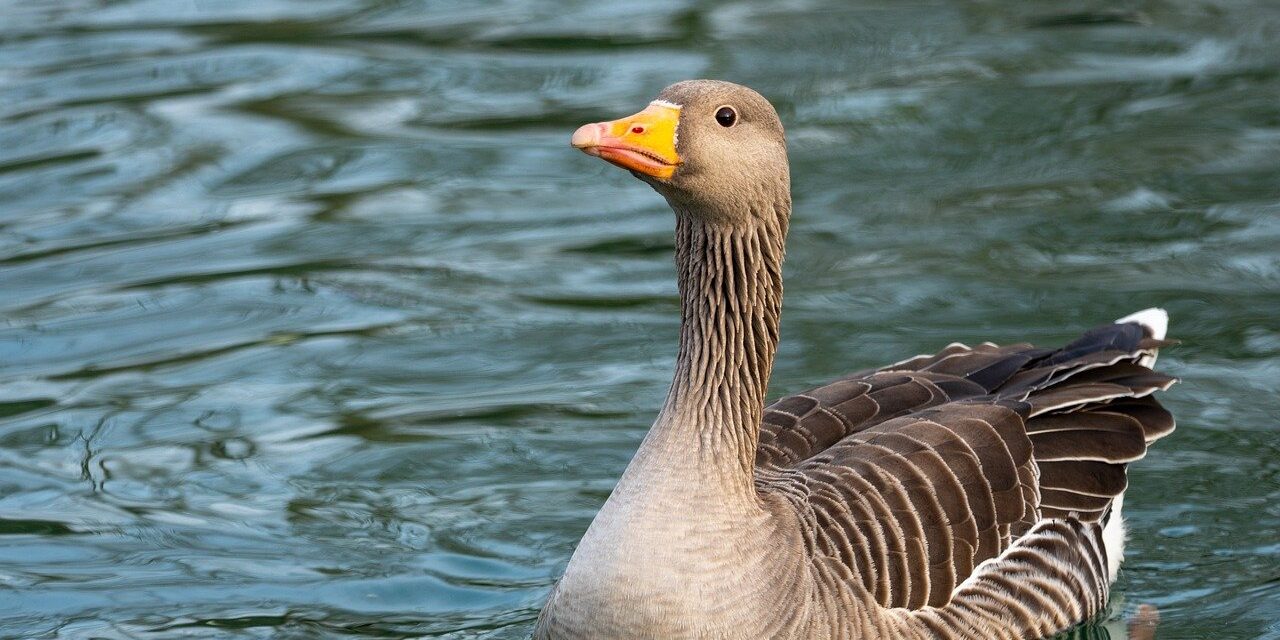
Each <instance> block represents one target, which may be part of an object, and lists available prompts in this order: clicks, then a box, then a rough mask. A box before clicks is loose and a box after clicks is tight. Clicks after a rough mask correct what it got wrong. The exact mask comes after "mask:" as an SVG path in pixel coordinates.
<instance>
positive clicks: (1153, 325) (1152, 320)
mask: <svg viewBox="0 0 1280 640" xmlns="http://www.w3.org/2000/svg"><path fill="white" fill-rule="evenodd" d="M1126 322H1136V323H1138V324H1140V325H1142V326H1144V327H1146V328H1148V329H1150V330H1151V337H1153V338H1155V339H1156V340H1163V339H1164V334H1165V333H1166V332H1167V331H1168V330H1169V313H1168V312H1167V311H1165V310H1164V309H1161V308H1159V307H1151V308H1150V309H1143V310H1142V311H1139V312H1137V313H1131V314H1129V315H1127V316H1125V317H1123V318H1120V319H1119V320H1116V324H1124V323H1126Z"/></svg>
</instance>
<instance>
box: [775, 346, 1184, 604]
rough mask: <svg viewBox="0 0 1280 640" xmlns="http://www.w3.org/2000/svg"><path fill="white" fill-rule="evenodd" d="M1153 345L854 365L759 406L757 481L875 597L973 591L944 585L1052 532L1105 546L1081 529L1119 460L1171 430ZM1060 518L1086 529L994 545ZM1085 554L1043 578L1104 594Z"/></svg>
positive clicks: (906, 598) (916, 598) (1116, 486)
mask: <svg viewBox="0 0 1280 640" xmlns="http://www.w3.org/2000/svg"><path fill="white" fill-rule="evenodd" d="M1165 344H1168V343H1166V342H1164V341H1160V340H1155V339H1154V338H1152V337H1151V336H1150V335H1149V332H1147V331H1145V330H1144V329H1143V327H1142V326H1141V325H1138V324H1132V323H1131V324H1117V325H1107V326H1104V327H1099V328H1097V329H1094V330H1092V331H1089V332H1087V333H1085V334H1084V335H1083V336H1082V337H1081V338H1080V339H1078V340H1076V341H1074V342H1072V343H1071V344H1069V345H1067V346H1065V347H1063V348H1061V349H1041V348H1036V347H1033V346H1031V345H1027V344H1018V345H1010V346H1005V347H999V346H996V345H994V344H982V345H979V346H977V347H973V348H970V347H966V346H964V345H951V346H949V347H947V348H946V349H944V350H943V351H941V352H939V353H937V354H934V355H930V356H919V357H916V358H913V359H911V360H907V361H904V362H901V363H898V364H896V365H893V366H890V367H886V368H884V369H879V370H872V371H865V372H859V373H857V374H853V375H851V376H848V377H846V378H843V379H840V380H837V381H835V382H832V383H830V384H828V385H825V386H822V387H818V388H816V389H812V390H810V391H807V392H804V393H801V394H796V395H793V396H789V397H786V398H782V399H780V400H778V401H777V402H775V403H774V404H772V405H770V406H769V407H767V408H766V410H765V413H764V419H763V426H762V430H761V437H760V447H759V451H758V456H757V467H758V469H759V481H760V483H761V485H762V487H763V488H765V489H766V490H768V489H769V487H771V486H774V487H777V486H779V485H802V486H800V487H796V486H791V487H789V488H790V489H792V490H788V491H783V492H782V493H785V494H786V495H788V496H791V497H792V500H793V502H794V503H795V505H796V507H797V509H799V510H800V512H801V517H802V518H806V519H808V520H809V521H810V524H811V525H812V527H811V528H812V530H813V531H814V532H815V544H816V546H817V552H818V553H820V554H822V555H825V556H828V557H832V558H837V559H839V560H840V561H841V562H842V563H844V564H846V565H847V566H848V567H850V569H851V570H852V572H853V574H854V575H857V576H859V577H860V579H861V581H862V584H863V586H864V587H865V588H866V589H867V590H868V592H870V593H871V594H872V597H873V598H874V599H875V600H876V601H878V602H879V603H880V604H882V605H884V606H886V607H907V608H910V609H919V608H921V607H924V606H926V605H928V606H934V607H938V606H942V605H946V604H947V603H949V602H951V601H952V599H953V598H955V597H959V596H960V595H963V594H966V593H970V592H972V593H974V594H980V593H985V592H984V591H982V590H981V589H978V588H977V587H966V589H969V591H965V590H964V589H961V590H960V591H956V588H957V586H958V585H960V584H961V583H962V582H964V581H965V580H966V579H968V578H971V577H972V578H975V579H976V578H978V577H979V574H980V573H982V570H981V569H979V570H978V571H977V572H975V568H977V567H980V566H984V565H983V564H982V563H983V562H984V561H993V560H992V559H994V558H997V557H1000V558H1001V562H1004V563H1005V564H1004V565H1002V566H1005V567H1006V568H1009V569H1010V570H1013V571H1015V572H1016V571H1022V570H1024V569H1025V566H1024V565H1025V563H1026V562H1030V561H1031V560H1030V558H1032V557H1035V556H1036V555H1037V554H1040V553H1047V552H1046V551H1045V550H1044V549H1050V550H1058V551H1061V549H1062V545H1063V544H1065V543H1064V542H1063V541H1064V540H1066V541H1076V542H1079V541H1080V540H1085V539H1086V538H1088V539H1089V543H1088V544H1084V545H1083V546H1082V547H1081V548H1082V549H1085V550H1086V551H1087V550H1090V549H1100V548H1101V547H1100V543H1097V541H1096V540H1093V538H1092V537H1096V536H1097V535H1100V531H1101V521H1103V520H1104V519H1105V517H1106V515H1107V513H1108V510H1109V508H1110V505H1111V501H1112V499H1113V498H1114V497H1115V496H1117V495H1119V494H1120V492H1122V491H1124V489H1125V487H1126V485H1127V480H1126V475H1125V465H1126V464H1127V463H1128V462H1131V461H1133V460H1136V459H1138V458H1140V457H1142V455H1143V454H1144V453H1145V452H1146V447H1147V445H1148V444H1149V443H1150V442H1152V441H1154V440H1155V439H1157V438H1159V437H1162V436H1164V435H1166V434H1168V433H1169V432H1170V431H1172V429H1173V420H1172V417H1171V416H1170V415H1169V413H1168V412H1167V411H1165V410H1164V409H1163V408H1161V407H1160V405H1159V404H1158V403H1156V401H1155V400H1154V399H1153V398H1151V397H1149V396H1150V394H1151V393H1153V392H1155V391H1158V390H1162V389H1165V388H1167V387H1168V386H1169V385H1170V384H1172V382H1173V379H1172V378H1169V377H1167V376H1164V375H1161V374H1159V373H1155V372H1153V371H1152V370H1151V369H1148V368H1147V367H1144V366H1141V365H1140V364H1139V362H1141V361H1142V359H1143V358H1145V357H1148V356H1151V355H1152V354H1153V353H1154V350H1155V349H1157V348H1159V347H1160V346H1163V345H1165ZM795 489H799V490H795ZM1067 516H1070V517H1071V518H1072V519H1073V520H1074V521H1078V522H1079V523H1081V524H1080V525H1079V526H1080V527H1085V526H1086V525H1087V527H1092V528H1091V529H1088V530H1087V531H1086V530H1085V529H1080V528H1079V527H1075V525H1072V526H1073V527H1075V528H1071V527H1068V528H1067V529H1064V530H1062V531H1058V530H1056V529H1055V530H1052V531H1049V532H1048V533H1044V535H1043V536H1041V537H1040V538H1036V540H1035V541H1032V542H1025V541H1024V542H1025V544H1024V546H1025V547H1026V548H1025V549H1022V550H1021V551H1019V553H1020V554H1022V555H1020V556H1018V557H1009V556H1008V554H1004V555H1002V554H1003V553H1004V552H1006V551H1008V550H1010V549H1011V548H1013V547H1012V545H1015V544H1016V543H1019V540H1023V539H1024V538H1026V537H1027V536H1028V535H1029V533H1030V532H1032V531H1033V530H1038V528H1040V527H1043V526H1046V525H1044V520H1045V519H1046V518H1054V517H1067ZM1094 529H1096V530H1097V531H1094ZM1046 536H1047V537H1046ZM1091 536H1092V537H1091ZM1041 538H1044V539H1041ZM1049 539H1052V540H1051V541H1049V542H1046V540H1049ZM1037 545H1039V546H1037ZM1041 547H1044V549H1042V548H1041ZM1063 553H1066V552H1063ZM1097 553H1099V554H1100V553H1101V552H1097ZM1077 560H1078V559H1077ZM1081 562H1083V563H1084V564H1083V566H1087V567H1090V571H1092V572H1093V573H1089V574H1088V575H1087V576H1083V577H1082V576H1074V577H1070V576H1069V578H1070V579H1069V580H1068V579H1067V577H1063V576H1058V577H1057V578H1054V579H1059V581H1060V582H1063V584H1066V583H1067V582H1070V583H1071V584H1072V585H1075V586H1073V587H1072V588H1073V589H1075V588H1077V587H1078V588H1080V589H1085V590H1088V589H1095V588H1101V592H1098V591H1089V592H1088V593H1089V595H1088V597H1091V598H1095V599H1096V598H1098V597H1101V596H1098V595H1097V594H1098V593H1104V594H1105V587H1106V585H1105V567H1106V562H1105V558H1103V559H1101V560H1099V559H1098V558H1097V557H1089V558H1087V559H1085V560H1083V561H1081ZM1099 562H1101V564H1100V565H1098V566H1101V567H1102V569H1101V571H1102V572H1103V578H1102V579H1101V580H1102V582H1101V583H1098V577H1097V575H1095V574H1096V571H1094V568H1095V567H1094V565H1096V564H1097V563H1099ZM1019 563H1022V564H1019ZM990 565H991V562H988V565H985V566H986V567H987V569H989V568H990ZM986 580H987V582H986V583H983V584H987V583H991V584H995V583H999V582H1001V581H1003V580H1006V578H1004V577H999V576H996V577H990V576H988V578H987V579H986ZM1098 584H1101V587H1098ZM988 586H989V585H988ZM983 588H984V589H985V588H987V587H983ZM973 597H978V596H973ZM1027 597H1033V598H1034V597H1038V596H1032V595H1029V596H1027ZM1050 600H1052V598H1050ZM1033 608H1034V607H1033Z"/></svg>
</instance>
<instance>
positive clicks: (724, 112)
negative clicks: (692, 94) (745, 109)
mask: <svg viewBox="0 0 1280 640" xmlns="http://www.w3.org/2000/svg"><path fill="white" fill-rule="evenodd" d="M737 121H738V112H737V111H734V110H733V107H720V108H719V109H718V110H716V122H719V123H720V126H722V127H732V126H733V124H734V123H735V122H737Z"/></svg>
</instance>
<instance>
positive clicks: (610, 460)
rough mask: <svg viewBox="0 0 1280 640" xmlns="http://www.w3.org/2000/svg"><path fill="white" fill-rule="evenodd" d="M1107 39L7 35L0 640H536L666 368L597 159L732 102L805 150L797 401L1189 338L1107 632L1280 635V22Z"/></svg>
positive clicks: (834, 5) (588, 10)
mask: <svg viewBox="0 0 1280 640" xmlns="http://www.w3.org/2000/svg"><path fill="white" fill-rule="evenodd" d="M1083 6H1086V5H1080V6H1076V7H1074V8H1073V12H1070V13H1063V11H1064V9H1063V8H1060V7H1058V6H1057V5H1054V4H1052V3H1023V2H1013V1H1009V2H981V3H976V2H975V3H955V2H936V3H927V2H926V3H912V4H905V3H895V2H883V3H876V2H865V3H859V4H858V6H850V5H849V3H846V2H840V1H837V0H826V1H823V0H798V1H794V2H786V3H780V4H779V3H770V2H761V1H757V2H732V3H713V2H702V3H698V2H688V1H681V0H666V1H661V2H651V3H645V4H643V5H639V4H636V3H634V2H599V1H585V0H584V1H581V2H572V3H566V2H561V1H559V0H557V1H552V0H510V1H506V2H492V3H476V2H470V1H463V0H456V1H445V2H441V1H422V0H416V1H415V0H403V1H387V0H362V1H344V2H338V1H336V0H323V1H316V0H308V1H302V0H298V1H297V2H286V1H284V0H252V1H249V0H243V1H242V0H222V1H219V2H201V1H195V0H190V1H180V0H150V1H145V0H119V1H112V2H107V1H105V0H102V1H94V0H58V1H50V2H30V1H28V0H0V16H3V17H4V18H3V20H0V318H2V320H0V635H2V636H4V637H15V638H77V639H79V638H90V637H94V638H177V637H199V638H341V637H372V638H401V637H427V638H453V639H462V638H519V637H523V636H525V635H527V633H528V632H529V630H530V628H531V625H532V621H533V620H534V618H535V616H536V613H537V610H538V608H539V606H540V604H541V601H542V599H543V597H544V595H545V594H546V592H547V589H548V588H549V587H550V585H551V583H552V581H553V580H554V579H555V577H556V576H557V575H558V573H559V572H560V570H561V569H562V567H563V566H564V564H565V562H566V561H567V558H568V556H569V554H570V552H571V551H572V549H573V546H574V544H575V543H576V542H577V540H578V537H579V536H580V535H581V533H582V532H583V531H584V530H585V528H586V526H587V524H588V523H589V522H590V520H591V518H592V516H593V514H594V512H595V510H596V509H597V508H598V507H599V505H600V504H601V502H602V501H603V500H604V499H605V497H606V496H607V495H608V492H609V490H610V488H611V487H612V486H613V483H614V481H615V479H616V478H617V477H618V474H619V473H620V472H621V470H622V468H623V467H624V465H625V464H626V462H627V461H628V459H629V457H630V455H631V453H632V451H634V449H635V447H636V446H637V444H638V442H639V440H640V438H641V437H642V435H643V434H644V432H645V429H646V428H647V426H648V424H649V421H650V420H651V418H652V416H653V414H654V412H655V411H656V407H657V405H658V404H659V402H660V401H661V398H662V395H663V393H664V391H665V388H666V384H667V381H668V376H669V370H670V367H671V361H672V357H673V355H674V349H675V337H676V335H675V330H676V322H677V319H676V311H677V300H676V293H675V285H674V280H673V268H672V265H671V257H670V253H671V248H672V241H671V231H672V226H673V223H672V219H671V216H670V213H669V212H668V211H667V210H666V209H665V206H664V205H663V203H662V202H661V201H660V199H659V198H658V197H657V196H656V195H655V194H653V193H652V192H651V191H650V190H649V189H648V188H647V187H645V186H644V185H642V184H640V183H639V182H638V181H636V180H634V179H632V178H631V177H629V176H628V175H626V174H625V172H622V171H618V170H616V169H614V168H611V167H608V166H606V165H604V164H603V163H601V162H599V161H597V160H595V159H592V158H588V157H586V156H584V155H582V154H579V153H577V152H574V151H572V150H571V149H570V148H569V147H568V144H567V143H568V137H569V134H570V132H572V130H573V128H574V127H576V126H577V125H578V124H581V123H583V122H587V121H591V120H598V119H603V118H607V117H617V116H621V115H625V114H628V113H632V112H634V111H636V110H638V109H639V108H640V107H641V106H643V105H644V104H645V103H647V102H648V101H649V100H650V99H651V98H652V96H653V95H654V94H655V93H656V92H657V91H658V90H659V89H661V88H662V87H663V86H665V85H666V84H667V83H669V82H672V81H675V80H678V79H683V78H688V77H719V78H727V79H734V80H738V81H741V82H745V83H747V84H750V85H752V86H755V87H757V88H759V89H760V90H762V91H763V92H764V93H765V94H766V95H767V96H768V97H770V98H771V99H772V100H774V101H775V103H776V104H777V105H778V107H779V110H780V112H781V113H782V116H783V120H784V121H785V123H786V125H787V127H788V132H789V136H790V140H791V151H792V164H793V175H794V183H795V191H796V214H795V217H794V219H793V224H792V235H791V243H790V258H789V261H788V263H787V266H786V269H787V271H786V275H787V278H788V286H787V299H786V312H785V314H784V321H783V329H782V331H783V346H782V352H781V354H780V357H779V365H778V369H777V375H776V378H775V380H774V384H773V385H772V389H773V393H774V395H777V394H779V393H781V392H784V391H794V390H799V389H802V388H804V387H805V386H806V385H810V384H815V383H818V382H822V381H825V380H827V379H830V378H833V377H835V376H837V375H840V374H842V373H844V372H846V371H849V370H853V369H857V368H861V367H867V366H872V365H875V364H880V363H885V362H890V361H894V360H897V359H900V358H901V357H904V356H907V355H911V354H915V353H919V352H923V351H929V350H934V349H937V348H939V347H941V346H943V345H944V344H946V343H947V342H950V341H952V340H962V341H981V340H984V339H992V340H997V341H1006V342H1007V341H1017V340H1022V339H1029V340H1034V341H1037V342H1042V343H1050V344H1051V343H1055V342H1060V341H1063V340H1066V339H1068V338H1069V337H1071V336H1072V334H1073V333H1075V332H1076V331H1078V330H1080V329H1083V328H1085V327H1087V326H1089V325H1092V324H1095V323H1099V322H1105V321H1108V320H1110V319H1112V318H1115V317H1118V316H1120V315H1123V314H1125V313H1128V312H1130V311H1133V310H1136V309H1139V308H1143V307H1146V306H1151V305H1156V304H1159V305H1163V306H1165V307H1167V308H1168V309H1169V311H1170V313H1171V314H1172V316H1173V324H1172V334H1173V335H1175V336H1176V337H1178V338H1180V339H1182V340H1183V341H1184V343H1183V345H1182V346H1180V347H1178V348H1177V349H1174V350H1170V351H1168V352H1167V353H1166V354H1165V355H1163V356H1162V363H1163V365H1164V366H1165V367H1166V368H1167V370H1168V371H1170V372H1172V373H1173V374H1175V375H1178V376H1180V377H1182V379H1183V381H1184V382H1183V383H1182V384H1181V385H1179V386H1177V387H1175V388H1174V389H1173V390H1172V391H1170V392H1169V393H1167V394H1166V398H1167V405H1168V406H1169V407H1170V408H1171V409H1172V410H1173V411H1174V412H1175V414H1176V415H1177V416H1178V418H1179V422H1180V425H1179V430H1178V431H1177V432H1176V433H1175V434H1174V435H1173V436H1172V437H1170V438H1168V439H1166V440H1164V441H1162V442H1161V443H1160V444H1159V446H1158V447H1157V448H1156V450H1155V451H1154V453H1153V454H1152V455H1151V456H1150V457H1149V458H1148V459H1146V460H1144V461H1143V462H1141V463H1139V464H1137V465H1136V466H1135V467H1134V468H1133V470H1132V473H1131V489H1130V492H1129V499H1128V501H1127V504H1126V513H1127V514H1128V516H1129V517H1130V521H1131V528H1132V534H1131V541H1130V545H1129V549H1130V552H1129V560H1128V563H1127V565H1126V567H1127V569H1126V570H1125V571H1124V572H1123V574H1122V576H1123V577H1122V578H1121V580H1120V583H1119V586H1118V589H1117V593H1118V596H1117V605H1116V607H1115V609H1116V612H1115V615H1116V616H1117V620H1118V619H1120V618H1122V617H1123V616H1124V615H1125V614H1126V613H1127V612H1130V611H1132V610H1133V609H1134V608H1136V606H1137V605H1138V604H1140V603H1150V604H1154V605H1156V606H1157V607H1159V609H1160V611H1161V617H1162V624H1161V627H1160V630H1159V634H1158V637H1160V638H1162V639H1164V640H1169V639H1176V638H1196V639H1199V638H1270V639H1273V640H1274V639H1277V638H1280V622H1278V620H1280V534H1278V532H1280V507H1278V506H1277V505H1280V441H1278V439H1277V437H1276V433H1277V424H1276V423H1277V419H1278V418H1277V416H1280V395H1278V392H1280V321H1278V320H1277V318H1278V317H1280V161H1278V160H1277V158H1278V157H1280V48H1277V47H1276V46H1275V43H1276V42H1277V41H1280V7H1277V5H1276V4H1275V3H1273V2H1266V1H1264V0H1254V1H1250V0H1234V1H1233V2H1230V3H1226V2H1218V3H1210V2H1195V1H1192V0H1163V1H1162V0H1154V1H1150V2H1141V3H1122V5H1116V4H1115V3H1103V2H1091V3H1087V6H1092V8H1093V9H1095V10H1096V11H1095V12H1094V13H1089V12H1087V11H1086V10H1085V9H1082V8H1081V7H1083ZM1117 6H1123V7H1128V8H1124V9H1117V8H1116V7H1117ZM1086 8H1087V7H1086ZM1115 626H1116V625H1115V624H1113V625H1112V628H1114V627H1115ZM1093 632H1094V633H1096V634H1099V636H1100V637H1105V629H1104V628H1103V627H1101V626H1098V627H1095V628H1094V629H1093Z"/></svg>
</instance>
